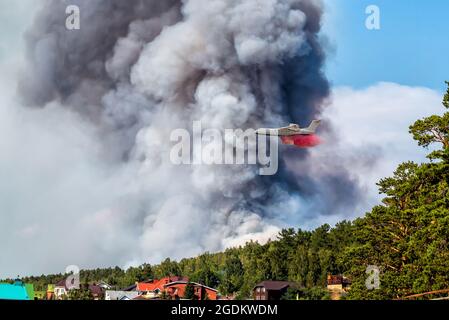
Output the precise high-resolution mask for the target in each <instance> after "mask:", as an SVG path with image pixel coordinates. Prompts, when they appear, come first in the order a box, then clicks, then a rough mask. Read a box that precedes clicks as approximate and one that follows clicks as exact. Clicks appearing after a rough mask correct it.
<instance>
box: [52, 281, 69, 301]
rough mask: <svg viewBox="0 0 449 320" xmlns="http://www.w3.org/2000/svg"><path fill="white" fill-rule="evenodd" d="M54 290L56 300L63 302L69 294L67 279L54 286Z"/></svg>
mask: <svg viewBox="0 0 449 320" xmlns="http://www.w3.org/2000/svg"><path fill="white" fill-rule="evenodd" d="M52 289H53V294H54V298H55V299H56V300H62V299H63V298H64V297H65V296H66V295H67V294H68V293H69V289H68V288H67V284H66V280H65V279H63V280H61V281H59V282H58V283H56V284H55V285H54V286H52Z"/></svg>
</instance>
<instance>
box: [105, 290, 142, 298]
mask: <svg viewBox="0 0 449 320" xmlns="http://www.w3.org/2000/svg"><path fill="white" fill-rule="evenodd" d="M139 295H140V294H139V292H137V291H114V290H106V293H105V300H133V299H134V298H136V297H138V296H139Z"/></svg>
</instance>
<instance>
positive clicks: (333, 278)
mask: <svg viewBox="0 0 449 320" xmlns="http://www.w3.org/2000/svg"><path fill="white" fill-rule="evenodd" d="M350 287H351V281H350V280H349V279H348V278H346V277H344V276H342V275H328V276H327V290H329V292H330V295H331V300H340V298H341V296H342V295H344V294H346V292H348V291H349V289H350Z"/></svg>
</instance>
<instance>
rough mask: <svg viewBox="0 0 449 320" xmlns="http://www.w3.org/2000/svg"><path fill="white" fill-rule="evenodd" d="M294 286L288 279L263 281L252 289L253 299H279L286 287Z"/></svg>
mask: <svg viewBox="0 0 449 320" xmlns="http://www.w3.org/2000/svg"><path fill="white" fill-rule="evenodd" d="M296 286H297V285H296V283H294V282H289V281H263V282H261V283H259V284H258V285H256V286H255V287H254V289H253V296H254V300H281V297H282V296H283V295H284V294H285V293H286V292H287V290H288V288H290V287H296Z"/></svg>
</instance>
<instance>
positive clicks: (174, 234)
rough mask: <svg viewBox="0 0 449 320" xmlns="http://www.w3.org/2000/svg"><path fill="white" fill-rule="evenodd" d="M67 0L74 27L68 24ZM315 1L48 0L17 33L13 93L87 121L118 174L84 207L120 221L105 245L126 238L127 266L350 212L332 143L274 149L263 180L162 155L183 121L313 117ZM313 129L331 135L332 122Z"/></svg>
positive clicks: (250, 171) (317, 80) (329, 139)
mask: <svg viewBox="0 0 449 320" xmlns="http://www.w3.org/2000/svg"><path fill="white" fill-rule="evenodd" d="M72 4H75V5H78V6H79V7H80V11H81V29H80V30H71V31H70V30H67V29H66V27H65V19H66V15H65V8H66V7H67V6H68V5H72ZM322 10H323V8H322V4H321V1H318V0H264V1H260V0H182V1H181V0H164V1H160V0H127V1H123V0H70V1H67V0H64V1H61V0H48V1H46V3H45V4H44V6H43V8H42V10H41V11H40V13H39V14H38V16H37V17H36V20H35V22H34V25H33V27H32V28H31V29H30V30H29V31H28V32H27V34H26V41H27V61H28V66H27V69H26V75H25V74H24V76H23V77H22V80H21V81H20V93H21V96H22V98H23V100H24V102H25V103H26V104H27V105H29V106H30V107H34V108H46V107H47V106H48V105H49V104H53V105H54V104H55V103H56V104H58V105H60V106H61V107H62V108H65V109H67V110H70V111H73V112H74V113H76V114H78V117H79V119H81V120H80V121H83V122H87V123H90V124H92V125H93V126H94V127H95V128H96V132H95V135H96V139H98V140H99V141H101V143H102V151H101V155H100V157H101V161H103V162H104V163H105V164H107V165H112V166H116V167H117V168H118V169H117V172H120V175H121V179H120V181H122V182H121V183H122V184H121V185H118V186H117V188H120V193H121V195H120V196H117V197H116V199H115V201H114V203H111V204H110V207H108V208H106V209H105V210H103V211H101V212H99V213H98V212H97V213H92V217H93V218H92V219H93V221H96V220H95V219H97V220H99V221H104V220H108V219H109V220H114V219H116V220H117V221H118V222H117V223H119V224H123V226H122V227H121V228H120V229H119V230H120V231H117V230H116V229H113V230H112V231H111V232H113V231H114V232H117V233H119V234H115V235H106V236H107V237H108V241H117V242H119V241H120V240H119V239H120V238H119V237H120V236H121V235H120V233H127V234H129V233H132V234H133V236H132V238H133V239H135V243H134V245H135V247H136V248H137V249H136V250H135V252H134V257H133V259H134V261H136V262H142V261H144V260H145V261H151V262H157V261H158V260H160V259H162V258H163V257H166V256H171V257H175V258H179V257H183V256H187V255H194V254H197V253H199V252H202V251H205V250H212V251H213V250H220V249H222V248H224V247H226V246H230V245H236V244H240V243H242V241H246V240H249V239H256V240H264V239H267V238H268V237H272V236H273V235H274V234H275V233H276V231H277V230H278V228H280V227H283V226H286V225H292V224H293V225H295V224H297V223H298V222H300V221H302V222H303V221H304V220H305V219H307V218H310V219H313V217H317V216H320V215H330V214H341V213H342V212H343V211H344V210H351V208H352V203H353V199H355V198H357V197H358V196H359V193H360V192H361V191H360V190H359V187H358V184H357V181H356V180H355V178H354V177H352V176H351V175H350V174H349V172H348V171H347V169H346V166H345V163H344V161H343V160H341V161H340V157H339V155H338V154H332V153H331V152H330V151H329V150H327V153H325V155H322V156H321V157H314V156H312V155H311V154H310V153H309V152H308V151H306V150H296V149H294V148H291V147H288V146H286V147H282V148H281V150H280V152H281V155H280V157H281V163H280V171H279V172H278V174H276V175H275V176H272V177H261V176H258V174H257V169H258V168H256V167H254V166H206V165H198V166H174V165H172V164H171V163H170V161H169V156H168V154H169V152H170V148H171V143H170V140H169V137H170V132H171V131H172V130H173V129H176V128H185V129H188V130H191V127H192V123H193V121H201V122H202V125H203V127H204V129H206V128H216V129H228V128H230V129H233V128H242V129H246V128H258V127H271V126H272V127H276V126H283V125H285V124H288V123H299V124H301V125H308V124H309V122H310V121H311V120H312V119H314V118H319V117H320V114H321V113H322V111H323V108H324V106H325V100H326V98H327V97H328V94H329V84H328V82H327V80H326V78H325V76H324V75H323V73H322V67H323V63H324V60H325V53H324V50H323V47H322V45H321V43H320V39H319V35H318V34H319V32H320V25H321V16H322ZM321 134H322V135H324V136H325V141H326V143H327V144H329V145H330V147H328V148H332V146H333V145H337V144H338V141H337V139H336V137H335V136H334V134H333V133H332V129H331V128H329V126H328V127H327V128H325V129H324V130H322V131H321ZM319 148H322V147H319ZM323 148H324V147H323ZM323 150H324V149H323ZM330 150H332V149H330ZM316 153H319V149H317V151H316ZM323 154H324V153H323ZM123 181H125V182H123ZM86 192H88V190H87V191H86ZM111 193H114V194H116V193H118V192H117V190H111ZM73 197H80V198H81V197H82V195H73ZM114 236H115V237H116V238H114ZM99 250H100V249H99Z"/></svg>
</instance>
